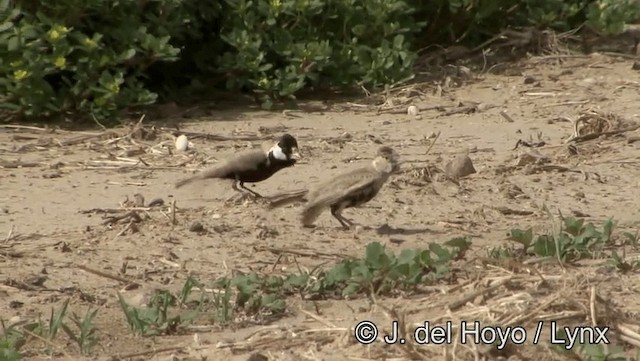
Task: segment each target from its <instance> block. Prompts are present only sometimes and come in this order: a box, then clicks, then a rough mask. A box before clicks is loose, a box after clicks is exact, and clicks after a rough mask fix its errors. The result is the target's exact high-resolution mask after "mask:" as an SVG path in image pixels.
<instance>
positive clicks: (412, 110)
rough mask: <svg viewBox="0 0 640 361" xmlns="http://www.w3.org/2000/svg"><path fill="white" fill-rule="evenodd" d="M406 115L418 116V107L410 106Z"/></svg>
mask: <svg viewBox="0 0 640 361" xmlns="http://www.w3.org/2000/svg"><path fill="white" fill-rule="evenodd" d="M407 114H409V115H413V116H416V115H418V107H416V106H415V105H411V106H410V107H409V108H407Z"/></svg>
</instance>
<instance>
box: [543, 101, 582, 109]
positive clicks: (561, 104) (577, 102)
mask: <svg viewBox="0 0 640 361" xmlns="http://www.w3.org/2000/svg"><path fill="white" fill-rule="evenodd" d="M589 102H590V100H574V101H569V102H561V103H551V104H544V105H541V106H540V107H541V108H550V107H560V106H564V105H583V104H587V103H589Z"/></svg>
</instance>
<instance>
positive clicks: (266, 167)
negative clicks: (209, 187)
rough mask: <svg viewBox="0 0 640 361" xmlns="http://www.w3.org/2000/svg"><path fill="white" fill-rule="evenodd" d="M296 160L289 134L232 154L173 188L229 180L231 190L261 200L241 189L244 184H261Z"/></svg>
mask: <svg viewBox="0 0 640 361" xmlns="http://www.w3.org/2000/svg"><path fill="white" fill-rule="evenodd" d="M298 159H300V154H299V153H298V142H297V140H296V138H294V137H293V136H292V135H290V134H284V135H282V136H281V137H280V138H279V139H278V140H277V141H276V142H275V144H272V145H271V146H269V145H267V146H263V147H262V148H261V149H253V150H248V151H244V152H241V153H238V154H236V155H235V156H233V157H231V158H229V159H226V160H224V161H222V162H221V163H220V164H217V165H216V166H215V167H213V168H211V169H207V170H204V171H202V172H200V173H198V174H196V175H194V176H192V177H189V178H186V179H183V180H181V181H179V182H177V183H176V185H175V186H176V188H180V187H182V186H185V185H187V184H190V183H193V182H195V181H199V180H205V179H228V180H232V181H233V189H234V190H236V191H238V192H243V193H246V192H249V193H251V195H253V196H255V197H258V198H262V195H260V194H259V193H257V192H255V191H253V190H251V189H249V188H247V187H245V185H244V184H245V183H258V182H262V181H264V180H266V179H268V178H270V177H271V176H272V175H274V174H275V173H277V172H278V171H280V170H282V169H284V168H289V167H292V166H293V165H295V164H296V162H297V160H298Z"/></svg>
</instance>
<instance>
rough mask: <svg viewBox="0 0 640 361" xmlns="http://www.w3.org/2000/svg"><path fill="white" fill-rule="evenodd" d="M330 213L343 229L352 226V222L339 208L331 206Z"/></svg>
mask: <svg viewBox="0 0 640 361" xmlns="http://www.w3.org/2000/svg"><path fill="white" fill-rule="evenodd" d="M331 215H332V216H333V217H334V218H335V219H337V220H338V222H340V224H341V225H342V227H344V229H351V227H353V222H351V221H350V220H348V219H347V218H345V217H344V216H343V215H342V210H341V209H338V208H334V207H331Z"/></svg>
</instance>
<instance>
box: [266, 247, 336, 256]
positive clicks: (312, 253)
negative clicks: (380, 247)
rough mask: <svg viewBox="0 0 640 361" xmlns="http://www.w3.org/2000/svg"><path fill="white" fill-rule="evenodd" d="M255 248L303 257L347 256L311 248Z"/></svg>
mask: <svg viewBox="0 0 640 361" xmlns="http://www.w3.org/2000/svg"><path fill="white" fill-rule="evenodd" d="M254 250H256V251H267V252H271V253H275V254H282V253H288V254H292V255H296V256H301V257H318V256H324V257H330V258H338V259H343V258H345V256H344V255H341V254H338V253H328V252H320V251H311V250H310V251H298V250H294V249H286V248H277V247H266V246H263V247H254Z"/></svg>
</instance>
